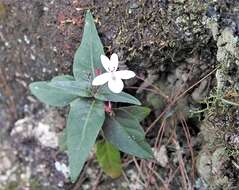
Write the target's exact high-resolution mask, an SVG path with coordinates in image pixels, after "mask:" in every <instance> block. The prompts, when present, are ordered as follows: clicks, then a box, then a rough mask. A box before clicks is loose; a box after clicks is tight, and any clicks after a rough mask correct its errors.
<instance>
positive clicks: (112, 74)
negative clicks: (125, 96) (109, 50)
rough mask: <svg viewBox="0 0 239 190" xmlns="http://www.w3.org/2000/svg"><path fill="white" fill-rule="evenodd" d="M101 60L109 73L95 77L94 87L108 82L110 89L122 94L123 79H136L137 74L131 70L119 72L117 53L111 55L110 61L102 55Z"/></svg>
mask: <svg viewBox="0 0 239 190" xmlns="http://www.w3.org/2000/svg"><path fill="white" fill-rule="evenodd" d="M100 58H101V63H102V65H103V67H104V68H105V70H106V71H107V73H103V74H101V75H99V76H97V77H95V78H94V80H93V81H92V85H93V86H98V85H103V84H105V83H107V82H108V87H109V89H110V90H111V91H112V92H114V93H120V92H121V91H122V90H123V88H124V83H123V81H122V79H130V78H133V77H135V73H134V72H133V71H130V70H123V71H117V69H118V64H119V61H118V56H117V54H115V53H114V54H112V55H111V57H110V59H109V58H108V57H106V56H105V55H101V56H100Z"/></svg>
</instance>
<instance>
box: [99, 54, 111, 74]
mask: <svg viewBox="0 0 239 190" xmlns="http://www.w3.org/2000/svg"><path fill="white" fill-rule="evenodd" d="M100 59H101V63H102V65H103V67H104V68H105V70H106V71H108V72H110V65H111V61H110V60H109V58H108V57H106V56H105V55H101V56H100Z"/></svg>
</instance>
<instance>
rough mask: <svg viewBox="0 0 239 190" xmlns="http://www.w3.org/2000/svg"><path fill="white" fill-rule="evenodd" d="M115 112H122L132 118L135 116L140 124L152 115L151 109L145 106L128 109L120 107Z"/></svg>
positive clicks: (129, 107)
mask: <svg viewBox="0 0 239 190" xmlns="http://www.w3.org/2000/svg"><path fill="white" fill-rule="evenodd" d="M115 110H122V111H124V112H126V113H128V114H130V115H131V116H133V117H134V118H135V119H137V120H138V121H139V122H140V121H143V120H144V119H145V118H146V117H147V116H148V115H149V113H150V111H151V110H150V109H149V108H147V107H143V106H127V107H119V108H115Z"/></svg>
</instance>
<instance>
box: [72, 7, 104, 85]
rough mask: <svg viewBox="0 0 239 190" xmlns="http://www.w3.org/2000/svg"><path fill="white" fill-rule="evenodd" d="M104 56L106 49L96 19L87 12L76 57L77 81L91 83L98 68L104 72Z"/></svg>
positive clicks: (74, 71) (75, 71)
mask: <svg viewBox="0 0 239 190" xmlns="http://www.w3.org/2000/svg"><path fill="white" fill-rule="evenodd" d="M102 54H104V49H103V45H102V43H101V41H100V38H99V36H98V33H97V30H96V27H95V24H94V19H93V17H92V15H91V13H90V11H87V13H86V16H85V27H84V33H83V37H82V41H81V45H80V47H79V48H78V49H77V51H76V54H75V57H74V65H73V73H74V77H75V78H76V80H80V79H84V80H90V81H91V79H92V78H94V77H95V70H96V68H97V69H101V71H103V66H102V64H101V60H100V55H102ZM89 76H90V77H89Z"/></svg>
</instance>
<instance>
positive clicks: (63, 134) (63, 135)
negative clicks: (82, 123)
mask: <svg viewBox="0 0 239 190" xmlns="http://www.w3.org/2000/svg"><path fill="white" fill-rule="evenodd" d="M58 141H59V148H60V151H62V152H64V151H66V150H67V144H66V141H67V130H66V128H65V129H64V130H63V131H62V132H61V133H60V135H59V137H58Z"/></svg>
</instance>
